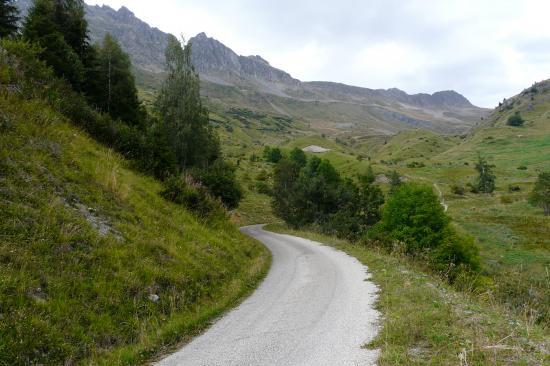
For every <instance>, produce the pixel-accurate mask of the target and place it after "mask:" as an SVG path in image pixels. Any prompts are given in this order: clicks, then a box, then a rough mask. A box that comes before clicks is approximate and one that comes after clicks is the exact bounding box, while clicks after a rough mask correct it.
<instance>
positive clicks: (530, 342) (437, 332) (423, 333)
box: [266, 225, 550, 366]
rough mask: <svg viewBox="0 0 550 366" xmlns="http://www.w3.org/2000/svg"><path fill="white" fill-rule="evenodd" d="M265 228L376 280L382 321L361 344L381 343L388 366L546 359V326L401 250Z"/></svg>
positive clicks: (378, 345) (383, 362)
mask: <svg viewBox="0 0 550 366" xmlns="http://www.w3.org/2000/svg"><path fill="white" fill-rule="evenodd" d="M266 229H268V230H272V231H276V232H282V233H288V234H291V235H296V236H301V237H306V238H309V239H312V240H316V241H320V242H323V243H326V244H327V245H331V246H334V247H335V248H337V249H340V250H343V251H345V252H347V253H348V254H350V255H352V256H354V257H356V258H357V259H359V260H360V261H361V262H362V263H364V264H366V265H367V266H368V267H369V270H370V272H371V273H372V276H373V280H374V282H375V283H376V284H377V285H378V286H379V287H380V290H381V291H380V294H379V296H380V299H379V301H378V309H379V310H380V311H381V312H382V314H383V324H382V327H381V330H380V333H379V335H378V337H377V338H376V339H375V340H374V341H373V342H372V343H371V344H368V345H365V346H366V347H372V348H379V349H380V350H381V354H380V358H379V361H378V364H379V365H381V366H384V365H388V366H390V365H391V366H394V365H543V364H546V363H547V362H548V361H549V357H550V356H549V353H548V352H549V348H550V343H549V342H548V332H547V330H545V329H544V328H542V327H541V326H538V325H535V324H532V323H530V322H528V321H525V319H523V318H522V317H519V316H517V315H514V314H512V313H510V312H508V311H506V309H504V308H503V307H502V306H501V305H499V304H498V303H492V302H490V301H487V298H486V297H485V296H484V294H476V293H471V292H470V293H468V292H457V291H455V290H454V289H453V288H452V287H450V286H448V285H447V284H445V283H444V282H442V281H441V280H439V279H438V278H436V277H433V276H431V275H428V274H426V272H425V271H424V268H421V267H419V266H418V264H415V263H412V262H410V261H409V260H408V259H407V257H405V256H404V255H401V254H399V253H391V254H388V253H386V252H384V251H381V250H379V249H377V248H369V247H366V246H363V245H359V244H354V243H350V242H347V241H343V240H339V239H335V238H332V237H328V236H324V235H321V234H317V233H312V232H307V231H294V230H291V229H288V228H287V227H286V226H283V225H269V226H268V227H266Z"/></svg>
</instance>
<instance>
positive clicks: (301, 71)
mask: <svg viewBox="0 0 550 366" xmlns="http://www.w3.org/2000/svg"><path fill="white" fill-rule="evenodd" d="M87 2H88V3H107V4H108V5H110V6H112V7H115V8H118V7H120V6H121V5H124V4H126V6H127V7H128V8H130V9H131V10H132V11H133V12H134V13H135V14H136V15H137V16H138V17H140V18H142V19H143V20H145V21H146V22H148V23H149V24H151V25H153V26H156V27H158V28H160V29H162V30H165V31H168V32H171V33H174V34H183V35H185V36H186V37H187V38H189V37H191V36H193V35H195V34H197V33H199V32H202V31H204V32H206V33H207V34H208V35H209V36H213V37H215V38H217V39H218V40H220V41H221V42H223V43H224V44H226V45H227V46H228V47H231V48H232V49H233V50H235V51H236V52H237V53H239V54H245V55H250V54H259V55H262V57H264V58H265V59H267V60H268V61H270V63H271V64H272V65H273V66H275V67H278V68H281V69H283V70H285V71H287V72H289V73H291V74H292V75H293V76H294V77H297V78H299V79H301V80H329V81H337V82H345V83H348V84H353V85H359V86H364V87H371V88H390V87H398V88H400V89H403V90H406V91H407V92H434V91H437V90H446V89H455V90H457V91H458V92H460V93H462V94H464V95H465V96H466V97H468V98H469V99H470V100H471V101H472V102H473V103H474V104H477V105H480V106H487V107H492V106H495V105H496V104H497V103H498V101H499V100H501V99H502V98H504V97H510V96H512V95H514V94H516V93H518V92H520V91H521V90H522V89H523V88H525V87H528V86H529V85H531V84H532V83H533V82H534V81H539V80H542V79H545V78H549V77H550V52H548V50H549V49H550V27H548V26H547V19H546V18H547V15H548V14H549V13H550V2H548V1H547V0H508V1H500V0H499V1H496V0H485V1H479V0H476V1H474V0H460V1H459V0H409V1H401V0H315V1H314V0H279V1H276V2H275V1H265V2H264V1H255V0H232V1H226V0H225V1H224V0H202V1H200V2H197V1H193V0H156V1H154V2H151V1H149V0H132V1H129V0H96V1H91V0H90V1H87Z"/></svg>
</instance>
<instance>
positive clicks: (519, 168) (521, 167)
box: [518, 165, 527, 170]
mask: <svg viewBox="0 0 550 366" xmlns="http://www.w3.org/2000/svg"><path fill="white" fill-rule="evenodd" d="M518 170H527V167H526V166H525V165H520V166H518Z"/></svg>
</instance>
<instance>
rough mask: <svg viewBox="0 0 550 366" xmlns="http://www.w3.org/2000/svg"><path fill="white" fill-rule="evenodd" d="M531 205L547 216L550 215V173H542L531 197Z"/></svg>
mask: <svg viewBox="0 0 550 366" xmlns="http://www.w3.org/2000/svg"><path fill="white" fill-rule="evenodd" d="M529 203H530V204H532V205H533V206H536V207H540V208H542V209H543V210H544V214H545V215H546V216H548V215H550V171H549V172H541V173H540V174H539V176H538V179H537V181H536V183H535V187H533V191H532V192H531V194H530V195H529Z"/></svg>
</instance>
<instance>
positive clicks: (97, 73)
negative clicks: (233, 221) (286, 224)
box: [2, 0, 241, 208]
mask: <svg viewBox="0 0 550 366" xmlns="http://www.w3.org/2000/svg"><path fill="white" fill-rule="evenodd" d="M22 33H23V39H24V40H25V41H2V42H3V43H2V48H3V50H4V53H5V54H4V61H5V63H4V65H5V67H6V69H7V71H6V74H5V75H4V80H3V83H4V84H5V85H6V86H9V88H11V89H14V88H15V89H16V90H17V91H18V92H21V94H25V95H26V96H27V97H29V98H34V97H39V98H43V99H45V100H47V101H48V103H50V104H51V105H55V107H56V108H57V109H58V110H59V111H61V112H62V113H63V114H64V115H66V116H67V117H68V118H69V119H70V120H71V121H73V122H74V123H76V124H78V125H79V126H82V127H83V128H84V129H85V130H86V131H87V132H89V133H90V134H91V135H92V136H94V138H96V139H97V140H98V141H100V142H102V143H104V144H106V145H108V146H110V147H113V148H115V149H116V150H117V151H119V152H120V153H122V154H123V155H124V156H125V157H127V158H130V159H132V160H133V162H134V166H135V167H136V168H138V169H140V170H141V171H143V172H146V173H149V174H152V175H154V176H156V177H157V178H161V179H166V178H168V177H170V176H172V175H181V174H183V175H185V174H188V173H189V171H190V170H191V169H192V170H193V176H194V177H195V179H201V178H204V179H205V180H206V179H207V180H208V182H206V181H205V182H201V183H202V185H203V186H204V187H206V188H207V189H208V191H209V194H211V195H213V196H214V197H218V198H221V199H222V201H223V202H224V204H225V205H226V207H227V208H234V207H236V206H237V205H238V202H239V200H240V199H241V193H240V190H239V187H238V185H237V183H236V181H235V176H234V174H232V173H231V169H230V168H228V167H229V166H228V165H227V164H226V163H225V162H223V160H222V157H221V154H220V144H219V139H218V136H217V135H216V134H215V133H214V131H213V130H212V128H211V127H210V124H209V122H208V111H207V109H206V108H205V107H204V106H203V105H202V102H201V98H200V89H199V88H200V82H199V78H198V75H197V73H196V72H195V70H194V68H193V66H192V64H191V45H190V44H187V45H185V47H183V46H182V44H181V43H180V42H179V41H178V40H177V39H176V38H173V37H172V38H170V40H169V42H168V47H167V50H166V67H167V78H166V80H165V82H164V83H163V85H162V88H161V91H160V92H159V95H158V98H157V100H156V102H155V105H154V106H155V108H154V111H153V113H147V111H146V110H145V108H144V107H143V106H142V105H141V103H140V102H139V100H138V97H137V90H136V86H135V81H134V77H133V76H132V73H131V63H130V59H129V57H128V55H127V54H125V53H124V52H123V51H122V49H121V48H120V46H119V45H118V43H117V41H116V40H115V39H114V38H112V37H111V36H110V35H108V34H107V35H106V36H105V38H104V40H103V42H102V44H101V45H95V46H92V45H90V44H89V42H88V36H87V23H86V21H85V19H84V3H83V2H82V1H81V0H71V1H63V2H59V1H54V0H36V1H35V2H34V4H33V6H32V8H31V10H30V12H29V15H28V17H27V18H26V19H25V22H24V26H23V32H22ZM39 60H41V61H39ZM221 167H225V168H223V169H222V168H221ZM201 169H204V172H200V170H201ZM216 173H219V174H220V176H219V177H215V176H214V175H215V174H216ZM221 182H223V184H227V185H228V190H227V191H223V190H222V189H220V188H219V185H220V184H221Z"/></svg>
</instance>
